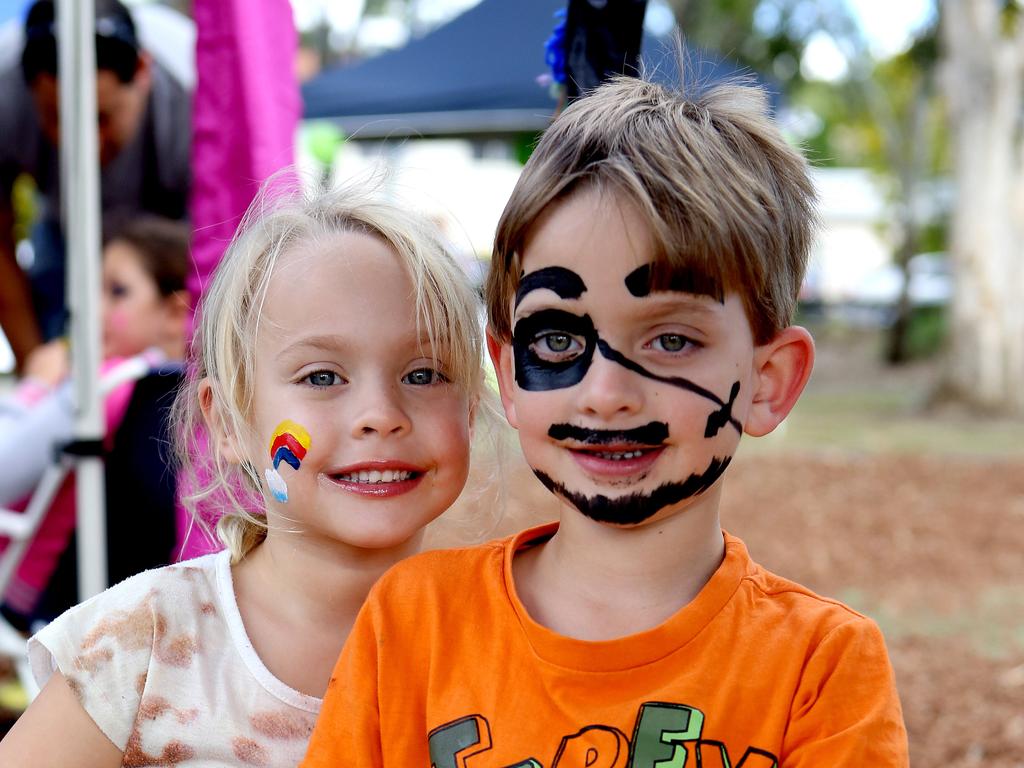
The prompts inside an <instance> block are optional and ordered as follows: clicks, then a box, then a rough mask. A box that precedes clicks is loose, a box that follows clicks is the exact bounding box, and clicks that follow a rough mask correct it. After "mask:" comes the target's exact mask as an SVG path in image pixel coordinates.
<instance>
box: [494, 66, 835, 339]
mask: <svg viewBox="0 0 1024 768" xmlns="http://www.w3.org/2000/svg"><path fill="white" fill-rule="evenodd" d="M591 185H596V186H599V187H601V188H607V189H609V191H612V192H614V193H616V194H617V195H618V196H619V197H620V199H621V200H623V201H628V202H630V203H632V204H633V205H635V206H636V207H637V209H638V210H639V211H640V213H641V215H642V216H643V217H644V218H645V219H646V220H647V222H648V224H649V225H650V228H651V233H652V236H653V238H652V239H653V242H654V244H655V246H654V247H655V253H654V259H655V264H654V267H653V269H652V281H653V284H652V288H660V287H665V286H667V284H668V281H669V279H670V277H671V274H672V273H673V272H674V271H675V270H676V269H678V268H680V267H682V266H684V265H685V266H686V267H688V268H690V269H692V270H694V271H696V272H697V273H698V274H701V275H704V276H706V277H707V278H709V279H710V280H711V281H712V284H714V285H716V286H718V287H719V288H720V289H721V290H722V291H723V292H730V291H736V292H738V293H739V294H740V296H741V297H742V299H743V303H744V308H745V309H746V313H747V318H748V319H749V321H750V326H751V329H752V331H753V334H754V339H755V342H756V343H759V344H761V343H764V342H766V341H768V340H769V339H771V338H772V337H773V336H774V335H775V334H776V333H777V332H778V331H780V330H781V329H783V328H785V327H786V326H788V325H789V324H790V322H791V321H792V317H793V313H794V311H795V308H796V300H797V294H798V292H799V290H800V285H801V283H802V281H803V276H804V270H805V269H806V266H807V258H808V253H809V250H810V246H811V242H812V238H813V234H814V228H815V221H816V216H815V202H816V197H815V192H814V187H813V184H812V183H811V180H810V178H809V176H808V172H807V164H806V162H805V161H804V159H803V157H802V156H801V155H800V153H799V152H797V151H796V150H794V149H793V148H792V147H790V146H789V145H788V144H787V143H786V141H785V140H784V139H783V137H782V135H781V134H780V133H779V131H778V129H777V128H776V126H775V124H774V123H773V122H772V120H771V118H770V117H769V115H768V102H767V98H766V96H765V93H764V91H763V90H761V89H760V88H758V87H755V86H752V85H743V84H729V85H721V86H718V87H716V88H712V89H710V90H708V91H706V92H704V93H703V94H700V95H698V96H695V97H693V98H688V97H686V96H684V95H683V94H682V93H680V92H675V91H671V90H669V89H667V88H665V87H663V86H660V85H657V84H655V83H651V82H647V81H644V80H638V79H636V78H627V77H620V78H616V79H614V80H612V81H610V82H608V83H605V84H604V85H602V86H600V87H598V88H596V89H595V90H594V91H593V92H591V94H590V95H588V96H586V97H585V98H582V99H580V100H578V101H576V102H575V103H573V104H572V105H571V106H570V107H568V108H567V109H566V110H565V112H563V113H562V114H561V115H560V116H559V117H558V118H557V119H556V120H555V121H554V123H552V125H551V127H550V128H548V129H547V131H545V132H544V135H543V137H542V138H541V140H540V143H539V144H538V145H537V149H536V150H535V151H534V153H533V155H532V156H531V158H530V160H529V162H527V164H526V167H525V168H524V169H523V172H522V175H521V176H520V177H519V181H518V182H517V184H516V187H515V189H514V190H513V192H512V196H511V198H510V199H509V202H508V204H507V205H506V206H505V211H504V213H503V214H502V216H501V220H500V221H499V223H498V230H497V233H496V234H495V238H494V253H493V255H492V259H491V269H490V272H489V275H488V278H487V309H488V318H489V321H490V327H491V333H493V334H494V335H495V337H496V338H498V339H499V340H500V341H508V340H509V339H510V337H511V324H510V312H509V308H510V306H511V301H512V297H513V295H514V294H515V290H516V288H517V286H518V283H519V279H520V270H521V267H520V259H521V254H522V247H523V243H524V242H525V240H526V237H527V236H528V233H529V231H530V229H531V227H532V226H533V224H534V223H535V222H536V221H537V219H538V218H539V216H540V215H541V213H542V212H543V211H544V210H545V209H547V208H548V207H549V206H550V205H552V204H554V203H556V202H558V201H561V200H563V199H565V198H566V197H568V196H569V195H571V194H572V193H573V192H576V191H578V190H579V189H580V188H582V187H585V186H587V187H589V186H591Z"/></svg>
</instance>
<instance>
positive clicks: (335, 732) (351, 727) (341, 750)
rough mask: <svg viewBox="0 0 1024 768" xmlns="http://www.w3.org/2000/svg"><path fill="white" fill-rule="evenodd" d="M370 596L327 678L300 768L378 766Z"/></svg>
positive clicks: (375, 634) (376, 655) (376, 652)
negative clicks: (318, 712)
mask: <svg viewBox="0 0 1024 768" xmlns="http://www.w3.org/2000/svg"><path fill="white" fill-rule="evenodd" d="M373 603H374V601H373V594H372V593H371V595H370V597H369V598H368V599H367V602H366V603H365V604H364V605H363V608H362V610H361V611H360V612H359V616H358V617H357V618H356V623H355V626H353V628H352V632H351V633H350V634H349V636H348V640H346V642H345V647H344V649H343V650H342V652H341V656H340V657H339V658H338V663H337V664H336V665H335V667H334V672H333V673H332V674H331V680H330V682H329V683H328V686H327V694H326V695H325V696H324V703H323V707H322V708H321V710H320V716H319V717H318V719H317V722H316V727H315V728H314V729H313V736H312V738H311V739H310V742H309V749H308V751H307V752H306V758H305V759H304V760H303V761H302V765H301V768H328V767H329V768H335V767H336V766H339V765H344V766H346V768H380V767H381V766H382V765H383V763H384V759H383V755H382V748H381V728H380V707H379V698H378V694H379V691H378V679H379V675H378V673H379V663H378V662H379V646H378V628H377V623H378V622H377V621H376V620H375V616H376V612H375V611H374V605H373Z"/></svg>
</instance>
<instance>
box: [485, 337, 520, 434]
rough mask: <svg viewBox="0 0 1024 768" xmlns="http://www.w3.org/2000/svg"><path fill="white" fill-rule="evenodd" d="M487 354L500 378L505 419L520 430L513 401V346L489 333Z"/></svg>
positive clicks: (499, 389)
mask: <svg viewBox="0 0 1024 768" xmlns="http://www.w3.org/2000/svg"><path fill="white" fill-rule="evenodd" d="M487 352H488V353H489V354H490V356H491V363H492V364H493V365H494V372H495V374H497V378H498V392H499V394H500V395H501V406H502V408H504V410H505V418H506V419H508V423H509V425H510V426H511V427H512V428H513V429H519V420H518V419H517V417H516V405H515V402H514V401H513V399H512V391H513V390H512V382H513V381H514V377H515V373H514V371H513V370H512V345H511V344H506V343H504V342H501V341H499V340H498V339H497V337H495V336H494V335H493V334H491V332H490V331H488V332H487Z"/></svg>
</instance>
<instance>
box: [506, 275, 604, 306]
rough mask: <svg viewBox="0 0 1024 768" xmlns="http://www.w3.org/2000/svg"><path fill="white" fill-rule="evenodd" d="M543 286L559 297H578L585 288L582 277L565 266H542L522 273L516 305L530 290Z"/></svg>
mask: <svg viewBox="0 0 1024 768" xmlns="http://www.w3.org/2000/svg"><path fill="white" fill-rule="evenodd" d="M542 288H545V289H547V290H549V291H554V292H555V294H556V295H557V296H558V298H560V299H578V298H579V297H580V296H582V295H583V294H584V293H586V290H587V284H586V283H584V282H583V278H582V277H580V276H579V275H577V274H576V273H575V272H573V271H572V270H571V269H566V268H565V267H544V269H538V270H537V271H536V272H531V273H530V274H528V275H524V276H523V278H522V280H520V282H519V287H518V288H517V289H516V304H515V305H516V307H518V306H519V304H520V302H522V300H523V299H524V298H525V296H526V294H528V293H530V292H531V291H537V290H540V289H542Z"/></svg>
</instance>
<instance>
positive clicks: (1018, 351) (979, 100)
mask: <svg viewBox="0 0 1024 768" xmlns="http://www.w3.org/2000/svg"><path fill="white" fill-rule="evenodd" d="M1001 6H1002V3H999V2H997V0H947V1H946V2H944V3H943V4H942V13H943V15H944V18H943V20H942V33H943V41H944V44H945V54H944V55H945V61H944V64H943V71H942V84H943V88H944V91H945V94H946V99H947V102H948V108H949V117H950V124H951V128H952V134H953V162H954V173H955V180H956V186H957V202H956V206H955V209H954V213H953V220H952V231H951V241H950V253H951V258H952V265H953V270H954V296H953V304H952V308H951V313H950V322H951V324H950V331H951V344H950V348H949V356H948V362H947V366H946V375H945V379H946V380H945V385H946V386H945V390H946V391H947V392H949V393H951V394H952V395H954V396H956V397H957V398H958V399H961V400H963V401H965V402H967V403H969V404H971V405H974V406H977V407H980V408H982V409H984V410H990V411H994V412H1000V413H1012V414H1024V167H1022V162H1024V157H1022V139H1021V130H1022V125H1021V108H1022V99H1021V96H1022V89H1024V24H1022V23H1021V22H1022V21H1024V19H1021V18H1016V19H1012V20H1008V19H1007V18H1006V17H1005V16H1004V15H1003V11H1002V10H1001Z"/></svg>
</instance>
